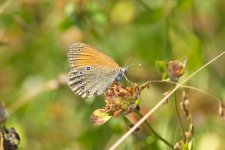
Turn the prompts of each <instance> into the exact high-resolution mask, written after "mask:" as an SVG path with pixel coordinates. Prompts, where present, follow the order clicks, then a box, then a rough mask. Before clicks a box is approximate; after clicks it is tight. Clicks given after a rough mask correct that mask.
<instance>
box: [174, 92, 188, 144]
mask: <svg viewBox="0 0 225 150" xmlns="http://www.w3.org/2000/svg"><path fill="white" fill-rule="evenodd" d="M176 93H177V92H174V104H175V108H176V109H175V110H176V113H177V117H178V121H179V124H180V127H181V131H182V133H183V136H184V141H186V136H185V131H184V126H183V124H182V121H181V117H180V112H179V109H178V106H177V94H176Z"/></svg>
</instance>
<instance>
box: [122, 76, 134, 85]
mask: <svg viewBox="0 0 225 150" xmlns="http://www.w3.org/2000/svg"><path fill="white" fill-rule="evenodd" d="M123 76H124V78H125V79H126V80H127V82H129V83H130V84H133V82H131V81H130V80H128V78H127V77H126V75H125V74H124V75H123Z"/></svg>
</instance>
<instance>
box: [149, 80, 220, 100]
mask: <svg viewBox="0 0 225 150" xmlns="http://www.w3.org/2000/svg"><path fill="white" fill-rule="evenodd" d="M149 83H169V84H174V85H175V84H176V85H177V84H179V83H175V82H171V81H167V80H152V81H149ZM180 87H182V88H185V89H190V90H193V91H197V92H200V93H203V94H205V95H207V96H209V97H211V98H213V99H215V100H217V101H219V102H220V101H221V98H219V97H217V96H215V95H213V94H211V93H210V92H209V91H206V90H203V89H200V88H197V87H194V86H189V85H180Z"/></svg>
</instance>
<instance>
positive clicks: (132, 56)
mask: <svg viewBox="0 0 225 150" xmlns="http://www.w3.org/2000/svg"><path fill="white" fill-rule="evenodd" d="M132 58H134V55H131V56H130V57H129V58H128V59H127V61H126V63H125V65H124V67H126V66H127V63H128V62H129V61H130V60H131V59H132Z"/></svg>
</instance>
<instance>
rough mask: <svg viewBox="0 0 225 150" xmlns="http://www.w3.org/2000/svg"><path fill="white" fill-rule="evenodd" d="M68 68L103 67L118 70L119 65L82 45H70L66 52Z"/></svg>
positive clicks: (90, 47)
mask: <svg viewBox="0 0 225 150" xmlns="http://www.w3.org/2000/svg"><path fill="white" fill-rule="evenodd" d="M68 59H69V64H70V68H71V69H73V68H77V67H83V66H92V65H103V66H106V67H111V68H119V65H118V64H117V63H116V62H115V61H114V60H113V59H112V58H110V57H109V56H107V55H106V54H104V53H103V52H101V51H100V50H98V49H97V48H94V47H92V46H89V45H87V44H84V43H74V44H71V45H70V47H69V51H68Z"/></svg>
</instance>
